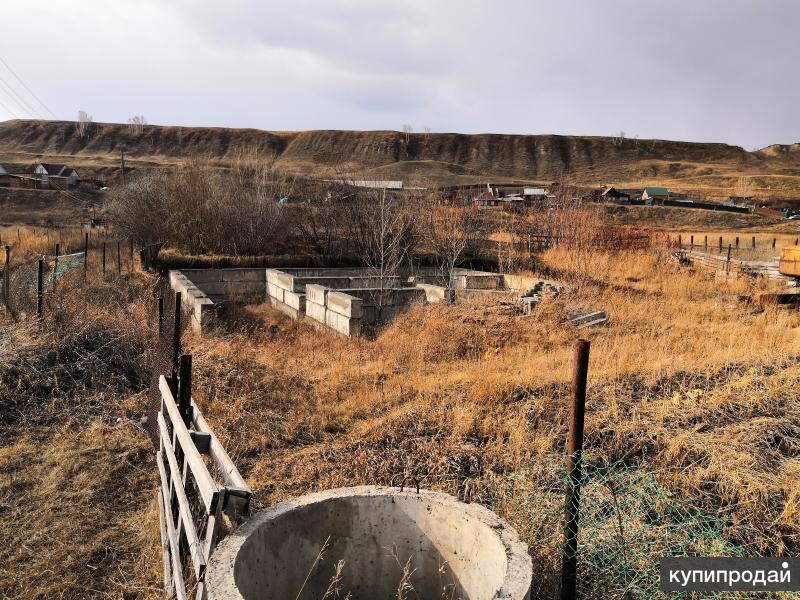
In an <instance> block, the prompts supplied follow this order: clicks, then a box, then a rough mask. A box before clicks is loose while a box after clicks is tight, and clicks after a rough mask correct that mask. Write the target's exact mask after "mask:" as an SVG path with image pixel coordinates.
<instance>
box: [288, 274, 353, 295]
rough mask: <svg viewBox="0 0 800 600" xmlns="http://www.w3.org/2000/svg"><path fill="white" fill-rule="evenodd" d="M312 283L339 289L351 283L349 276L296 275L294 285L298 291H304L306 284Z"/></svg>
mask: <svg viewBox="0 0 800 600" xmlns="http://www.w3.org/2000/svg"><path fill="white" fill-rule="evenodd" d="M311 284H318V285H324V286H325V287H327V288H333V289H339V288H346V287H349V285H350V278H349V277H327V276H326V277H301V276H295V278H294V285H295V290H294V291H296V292H304V291H305V289H306V286H308V285H311Z"/></svg>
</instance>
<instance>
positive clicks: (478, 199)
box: [472, 192, 503, 208]
mask: <svg viewBox="0 0 800 600" xmlns="http://www.w3.org/2000/svg"><path fill="white" fill-rule="evenodd" d="M472 204H473V205H474V206H475V207H476V208H501V206H502V205H503V202H502V201H501V200H500V198H495V196H494V194H493V193H492V192H483V193H481V194H478V195H477V196H475V197H474V198H473V199H472Z"/></svg>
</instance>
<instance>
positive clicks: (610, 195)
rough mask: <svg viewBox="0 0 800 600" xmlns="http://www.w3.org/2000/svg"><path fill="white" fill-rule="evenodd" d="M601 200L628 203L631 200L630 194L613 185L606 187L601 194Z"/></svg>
mask: <svg viewBox="0 0 800 600" xmlns="http://www.w3.org/2000/svg"><path fill="white" fill-rule="evenodd" d="M600 198H601V200H603V201H605V202H614V203H615V204H628V203H629V202H630V201H631V195H630V194H629V193H627V192H623V191H622V190H618V189H617V188H615V187H607V188H606V189H605V190H604V191H603V193H602V194H600Z"/></svg>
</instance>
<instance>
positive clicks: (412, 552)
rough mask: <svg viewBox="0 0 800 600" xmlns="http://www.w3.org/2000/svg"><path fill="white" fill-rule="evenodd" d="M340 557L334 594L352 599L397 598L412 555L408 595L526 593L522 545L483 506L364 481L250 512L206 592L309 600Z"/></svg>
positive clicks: (219, 597) (516, 598) (221, 553)
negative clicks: (341, 566) (340, 568)
mask: <svg viewBox="0 0 800 600" xmlns="http://www.w3.org/2000/svg"><path fill="white" fill-rule="evenodd" d="M326 540H328V546H327V549H326V550H325V552H324V560H321V561H319V560H317V555H318V554H319V552H320V551H321V550H322V549H323V546H325V542H326ZM339 560H343V561H344V569H343V571H342V573H341V576H342V580H341V582H340V583H339V588H340V590H341V591H342V592H341V596H342V597H344V595H346V594H347V593H350V594H351V598H352V599H353V600H375V599H390V598H395V597H396V596H397V588H398V585H399V584H400V581H401V580H402V578H403V566H404V565H405V564H406V561H409V560H410V562H409V567H410V570H411V572H412V573H411V577H410V584H411V586H413V588H414V591H413V592H410V593H409V597H413V598H426V599H432V600H435V599H439V598H451V597H453V598H463V599H464V600H492V599H499V598H506V599H513V600H525V599H527V598H529V594H530V586H531V577H532V565H531V558H530V556H529V554H528V548H527V546H526V545H525V544H524V543H522V542H521V541H520V540H519V537H518V536H517V534H516V532H515V531H514V530H513V529H512V528H511V527H510V526H509V525H508V523H505V522H504V521H502V520H501V519H500V518H499V517H497V516H496V515H495V514H494V513H492V512H491V511H489V510H488V509H486V508H483V507H481V506H479V505H476V504H464V503H462V502H459V501H457V500H456V499H455V498H453V497H452V496H448V495H446V494H439V493H435V492H429V491H424V490H422V491H420V492H419V493H417V492H416V491H413V490H411V491H400V490H399V489H398V488H386V487H376V486H363V487H354V488H341V489H335V490H329V491H326V492H321V493H318V494H310V495H307V496H302V497H300V498H297V499H294V500H290V501H288V502H283V503H281V504H278V505H277V506H275V507H273V508H270V509H268V510H265V511H263V512H261V513H259V514H257V515H255V516H254V517H253V518H251V519H250V521H248V522H247V523H246V524H245V525H243V526H242V527H241V528H240V529H239V530H237V531H236V532H235V533H234V534H232V535H230V536H229V537H227V538H226V539H225V540H224V541H223V542H222V543H221V544H220V545H219V546H218V547H217V549H216V551H215V552H214V554H213V555H212V557H211V561H210V562H209V565H208V570H207V572H206V589H207V593H208V599H209V600H243V599H247V600H255V599H263V600H278V599H280V600H284V599H286V598H299V599H303V600H311V599H315V600H316V599H319V598H322V597H323V596H324V595H325V590H326V589H327V587H328V585H329V584H330V582H331V578H332V577H333V575H334V571H335V567H336V563H337V561H339Z"/></svg>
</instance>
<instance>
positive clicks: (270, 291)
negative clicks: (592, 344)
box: [169, 268, 555, 336]
mask: <svg viewBox="0 0 800 600" xmlns="http://www.w3.org/2000/svg"><path fill="white" fill-rule="evenodd" d="M169 278H170V284H171V286H172V288H173V289H174V290H175V291H180V292H182V293H183V304H184V309H185V310H186V311H187V312H189V313H190V314H191V315H192V320H191V325H192V329H193V330H194V331H195V333H198V334H201V333H202V331H203V329H204V328H206V327H207V326H208V325H209V324H210V323H211V322H212V321H213V319H214V318H215V316H216V315H217V314H218V313H219V308H220V307H221V305H224V304H257V303H261V302H268V303H269V304H271V305H272V306H274V307H275V308H277V309H278V310H280V311H282V312H284V313H286V314H287V315H289V316H290V317H292V318H294V319H302V318H308V319H309V320H310V321H311V322H313V323H314V324H315V325H320V326H322V327H327V328H329V329H333V330H334V331H337V332H339V333H341V334H343V335H346V336H357V335H361V332H362V328H363V327H364V326H376V325H382V324H385V323H388V322H390V321H391V320H392V319H394V318H395V317H396V316H397V315H398V314H399V313H401V312H402V311H404V310H406V309H407V308H408V307H409V306H410V305H411V304H412V303H414V302H445V303H451V302H455V301H456V300H470V299H474V298H480V299H486V298H487V297H488V298H494V297H496V298H497V299H499V300H503V299H505V298H506V297H508V296H511V297H514V296H517V297H519V296H520V292H522V294H521V296H522V298H523V299H524V300H525V301H524V304H525V307H527V308H528V309H530V306H531V305H532V304H534V303H536V302H538V301H539V297H540V292H541V290H542V286H545V287H547V286H550V287H553V285H555V284H551V282H542V281H538V280H534V279H530V278H526V277H521V276H515V275H501V274H498V273H488V272H484V271H473V270H469V269H455V270H454V272H453V274H452V277H451V278H450V282H449V284H448V285H440V284H441V271H439V270H438V269H435V268H418V269H415V270H414V272H413V273H411V272H406V273H403V275H402V276H392V277H384V278H382V279H381V278H379V277H376V276H375V274H374V271H371V270H369V269H358V268H339V269H260V268H253V269H185V270H182V271H170V273H169Z"/></svg>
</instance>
